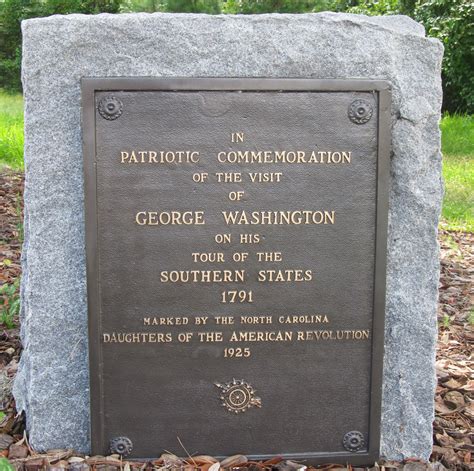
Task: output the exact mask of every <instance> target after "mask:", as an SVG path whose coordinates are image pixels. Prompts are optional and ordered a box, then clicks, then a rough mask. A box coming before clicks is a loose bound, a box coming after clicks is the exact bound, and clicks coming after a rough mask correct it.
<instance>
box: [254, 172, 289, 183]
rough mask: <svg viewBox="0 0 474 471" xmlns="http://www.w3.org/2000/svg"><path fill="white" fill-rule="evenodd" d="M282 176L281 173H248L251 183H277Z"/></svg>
mask: <svg viewBox="0 0 474 471" xmlns="http://www.w3.org/2000/svg"><path fill="white" fill-rule="evenodd" d="M282 175H283V173H282V172H258V173H253V172H250V173H249V174H248V176H249V178H250V181H251V182H252V183H279V182H280V181H281V177H282Z"/></svg>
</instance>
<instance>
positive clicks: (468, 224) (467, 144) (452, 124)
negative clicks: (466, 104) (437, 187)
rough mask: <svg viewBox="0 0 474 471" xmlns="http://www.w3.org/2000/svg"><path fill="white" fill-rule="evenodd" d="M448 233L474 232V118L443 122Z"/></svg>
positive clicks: (446, 227) (445, 212)
mask: <svg viewBox="0 0 474 471" xmlns="http://www.w3.org/2000/svg"><path fill="white" fill-rule="evenodd" d="M441 131H442V150H443V158H444V161H443V177H444V184H445V195H444V201H443V221H442V226H443V228H445V229H449V230H456V231H468V232H474V116H458V115H452V116H450V115H446V116H444V117H443V119H442V121H441Z"/></svg>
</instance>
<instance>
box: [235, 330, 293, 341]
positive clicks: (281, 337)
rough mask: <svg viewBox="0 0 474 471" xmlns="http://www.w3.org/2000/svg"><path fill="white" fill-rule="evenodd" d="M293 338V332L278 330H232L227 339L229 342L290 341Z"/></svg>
mask: <svg viewBox="0 0 474 471" xmlns="http://www.w3.org/2000/svg"><path fill="white" fill-rule="evenodd" d="M292 339H293V332H290V331H286V330H284V331H280V330H279V331H278V332H243V331H233V332H232V334H231V336H230V339H229V341H230V342H291V341H292Z"/></svg>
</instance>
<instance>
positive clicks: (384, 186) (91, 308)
mask: <svg viewBox="0 0 474 471" xmlns="http://www.w3.org/2000/svg"><path fill="white" fill-rule="evenodd" d="M81 86H82V129H83V156H84V177H85V178H84V190H85V217H86V231H85V234H86V255H87V292H88V316H89V364H90V386H91V395H90V397H91V449H92V453H94V454H103V453H106V452H107V451H108V450H107V449H108V444H109V443H108V439H107V438H108V437H105V435H104V427H103V416H104V407H103V405H104V400H105V398H104V394H103V390H102V368H103V362H102V354H101V352H102V349H101V340H100V334H99V332H100V325H101V317H100V312H99V276H98V275H99V271H98V257H97V253H98V244H97V230H98V225H97V188H96V166H95V146H96V141H95V139H96V131H95V127H96V125H95V120H96V116H97V114H96V104H95V93H96V92H103V91H110V92H111V95H110V100H109V101H110V102H107V103H105V102H104V103H101V104H100V109H99V113H100V115H101V117H102V118H104V119H108V120H115V119H120V115H121V113H122V104H121V102H120V101H119V100H117V99H116V98H115V97H113V92H114V91H115V92H118V91H256V92H266V91H272V92H275V91H282V92H303V91H314V92H368V91H369V92H373V93H376V94H378V100H377V103H378V113H377V116H378V126H377V132H378V136H377V137H378V147H377V192H376V193H377V197H376V234H375V267H374V268H375V275H374V278H375V280H374V281H375V283H374V298H373V309H374V310H373V312H374V315H373V329H372V332H373V334H372V347H371V351H372V362H371V365H372V369H371V386H370V422H369V436H368V437H367V442H368V443H367V452H358V448H359V446H360V437H359V435H360V433H359V432H357V431H351V430H348V431H347V434H346V436H345V437H341V440H342V439H344V446H345V448H346V449H347V450H351V451H347V452H337V453H335V452H333V453H324V452H311V451H309V452H307V453H299V454H293V453H284V452H283V450H282V453H281V454H280V456H281V457H282V458H284V459H293V460H304V462H305V463H311V464H321V463H328V462H331V463H351V464H354V465H363V464H371V463H374V462H375V461H376V460H377V459H378V458H379V447H380V420H381V401H382V382H383V369H382V368H383V351H384V316H385V283H386V251H387V222H388V188H389V178H390V175H389V168H390V142H391V138H390V117H391V113H390V106H391V91H390V84H389V83H388V82H387V81H383V80H363V79H361V80H359V79H347V80H346V79H338V80H336V79H334V80H333V79H325V80H319V79H304V78H149V77H140V78H138V77H135V78H132V77H130V78H129V77H126V78H125V77H112V78H83V79H82V80H81ZM356 101H357V100H356ZM371 117H372V110H370V109H367V108H366V107H365V105H364V103H355V102H354V103H353V106H351V107H350V108H349V109H348V119H350V120H351V121H353V122H354V123H356V124H360V125H363V124H364V123H365V122H367V121H368V120H369V119H371ZM358 434H359V435H358ZM362 440H363V439H362ZM205 451H206V450H201V452H203V453H205ZM241 451H242V452H244V453H245V450H241ZM158 452H159V450H157V453H158ZM272 457H273V456H271V455H251V456H249V459H251V460H266V459H269V458H272ZM143 458H146V457H143ZM218 458H219V457H218Z"/></svg>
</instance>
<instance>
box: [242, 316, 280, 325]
mask: <svg viewBox="0 0 474 471" xmlns="http://www.w3.org/2000/svg"><path fill="white" fill-rule="evenodd" d="M240 323H241V324H251V325H253V324H272V323H273V319H272V316H241V317H240Z"/></svg>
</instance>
